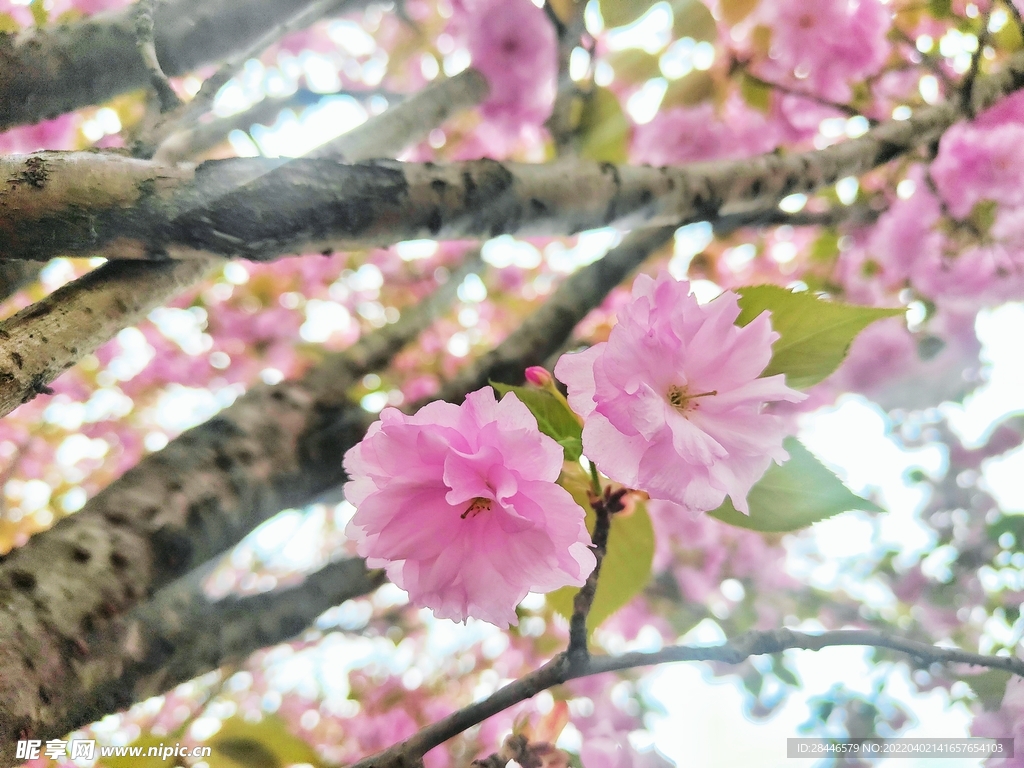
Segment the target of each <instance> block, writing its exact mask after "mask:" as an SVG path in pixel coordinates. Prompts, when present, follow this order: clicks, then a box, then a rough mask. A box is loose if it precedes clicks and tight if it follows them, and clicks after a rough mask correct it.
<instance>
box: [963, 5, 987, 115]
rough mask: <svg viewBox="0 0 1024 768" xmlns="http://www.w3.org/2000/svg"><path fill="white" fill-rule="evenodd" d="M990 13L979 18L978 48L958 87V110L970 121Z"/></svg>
mask: <svg viewBox="0 0 1024 768" xmlns="http://www.w3.org/2000/svg"><path fill="white" fill-rule="evenodd" d="M991 15H992V11H991V10H988V11H985V14H984V15H983V16H982V17H981V31H980V32H979V33H978V47H977V49H976V50H975V51H974V55H973V56H971V66H970V67H968V69H967V73H966V74H965V75H964V79H963V82H962V83H961V85H960V108H961V109H962V110H963V111H964V114H966V115H967V116H968V117H969V118H970V119H972V120H973V119H974V81H975V80H977V78H978V71H979V69H980V68H981V57H982V56H983V55H984V53H985V46H986V45H987V44H988V21H989V17H990V16H991Z"/></svg>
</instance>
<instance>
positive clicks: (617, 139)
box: [576, 88, 630, 163]
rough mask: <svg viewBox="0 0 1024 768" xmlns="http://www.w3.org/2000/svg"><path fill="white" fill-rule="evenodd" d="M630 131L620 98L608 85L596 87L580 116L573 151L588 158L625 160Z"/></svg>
mask: <svg viewBox="0 0 1024 768" xmlns="http://www.w3.org/2000/svg"><path fill="white" fill-rule="evenodd" d="M629 131H630V123H629V120H628V119H626V115H625V113H624V112H623V111H622V105H621V104H619V97H618V96H616V95H615V94H614V93H612V92H611V91H609V90H608V89H607V88H595V89H594V91H593V93H591V94H590V97H589V98H587V100H586V102H584V105H583V113H582V114H581V115H580V124H579V128H578V129H577V132H576V144H577V150H576V152H577V154H578V155H579V156H580V157H583V158H585V159H587V160H596V161H598V162H601V163H624V162H626V160H627V159H628V150H629Z"/></svg>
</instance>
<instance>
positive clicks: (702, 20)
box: [671, 0, 718, 43]
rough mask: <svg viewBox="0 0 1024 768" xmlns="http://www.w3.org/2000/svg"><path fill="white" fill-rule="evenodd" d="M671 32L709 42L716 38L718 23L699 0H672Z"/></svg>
mask: <svg viewBox="0 0 1024 768" xmlns="http://www.w3.org/2000/svg"><path fill="white" fill-rule="evenodd" d="M671 5H672V34H673V35H674V36H675V37H677V38H682V37H692V38H693V39H694V40H696V41H698V42H701V41H707V42H710V43H713V42H715V40H717V39H718V25H717V24H716V23H715V17H714V16H712V15H711V11H709V10H708V7H707V6H706V5H704V3H702V2H701V0H672V1H671Z"/></svg>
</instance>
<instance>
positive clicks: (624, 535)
mask: <svg viewBox="0 0 1024 768" xmlns="http://www.w3.org/2000/svg"><path fill="white" fill-rule="evenodd" d="M581 474H582V473H581ZM562 484H563V485H564V486H565V487H566V489H567V490H568V491H569V493H571V494H572V495H573V498H574V499H576V501H577V502H578V503H581V506H582V507H583V508H584V509H585V510H587V529H588V530H590V531H591V532H593V530H594V522H595V515H594V510H593V509H592V508H591V506H590V504H589V502H588V501H587V495H586V489H587V488H588V487H589V484H588V483H587V481H586V478H585V477H584V478H581V479H580V480H577V481H576V483H573V482H566V480H565V478H564V476H563V481H562ZM653 560H654V528H653V527H652V526H651V518H650V516H649V515H648V514H647V507H646V506H645V505H644V504H637V505H636V506H635V507H634V508H633V511H632V512H630V513H629V514H626V513H622V512H620V513H618V514H616V515H614V516H613V517H612V524H611V529H610V530H609V531H608V552H607V553H606V554H605V556H604V562H603V563H602V564H601V577H600V579H598V582H597V592H596V593H595V595H594V603H593V605H592V606H591V607H590V614H589V615H588V616H587V631H588V632H589V633H591V634H592V633H593V632H594V630H595V629H596V628H597V627H599V626H601V623H602V622H603V621H604V620H605V619H607V618H608V617H609V616H611V615H612V614H613V613H615V612H616V611H617V610H619V608H622V607H623V606H624V605H626V604H627V603H628V602H629V601H630V600H632V599H633V598H634V597H636V596H637V595H638V594H640V592H641V590H643V588H644V587H645V586H647V582H648V581H649V580H650V578H651V563H652V562H653ZM578 591H579V590H578V589H576V588H575V587H564V588H562V589H559V590H557V591H555V592H552V593H550V594H549V595H548V596H547V600H548V603H549V604H550V605H551V607H552V608H554V609H555V610H556V611H558V612H559V613H560V614H562V615H563V616H565V617H566V618H570V617H571V616H572V601H573V598H574V597H575V596H576V593H577V592H578Z"/></svg>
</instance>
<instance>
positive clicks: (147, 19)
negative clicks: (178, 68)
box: [135, 0, 181, 112]
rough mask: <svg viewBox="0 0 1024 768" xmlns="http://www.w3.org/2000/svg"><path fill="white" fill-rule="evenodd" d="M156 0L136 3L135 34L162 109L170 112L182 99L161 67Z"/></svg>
mask: <svg viewBox="0 0 1024 768" xmlns="http://www.w3.org/2000/svg"><path fill="white" fill-rule="evenodd" d="M155 1H156V0H137V2H136V3H135V34H136V36H137V39H136V43H137V45H138V48H139V54H140V55H141V56H142V62H143V64H145V66H146V69H147V70H148V71H149V82H150V84H151V85H152V86H153V90H154V91H155V92H156V96H157V100H158V101H159V102H160V111H161V112H169V111H171V110H172V109H175V108H176V107H178V106H180V105H181V99H179V98H178V94H177V93H175V92H174V89H173V88H172V87H171V84H170V82H168V80H167V75H165V74H164V71H163V70H162V69H161V68H160V60H159V58H157V55H156V44H155V42H154V39H153V6H154V3H155Z"/></svg>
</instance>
